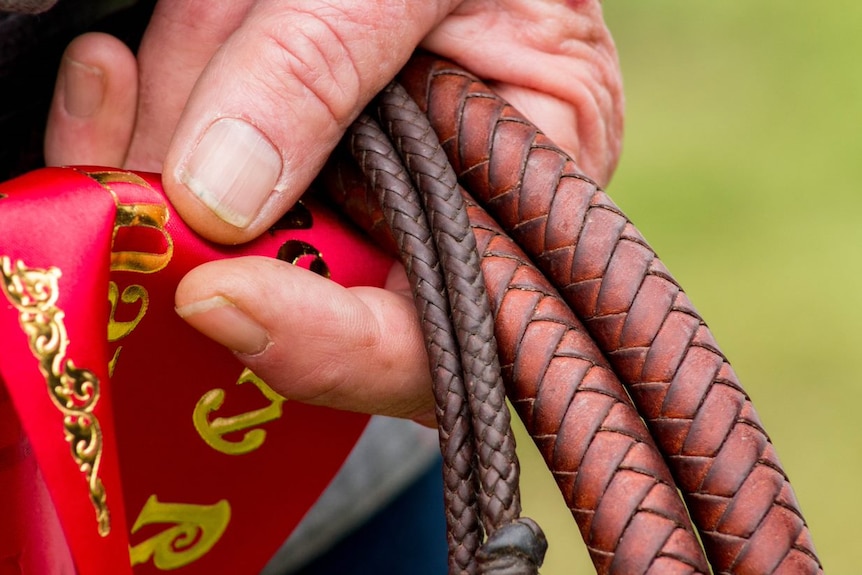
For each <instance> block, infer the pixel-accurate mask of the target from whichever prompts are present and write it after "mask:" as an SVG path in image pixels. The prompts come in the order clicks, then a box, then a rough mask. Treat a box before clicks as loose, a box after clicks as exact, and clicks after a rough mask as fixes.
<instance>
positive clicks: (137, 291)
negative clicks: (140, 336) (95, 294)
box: [108, 281, 150, 341]
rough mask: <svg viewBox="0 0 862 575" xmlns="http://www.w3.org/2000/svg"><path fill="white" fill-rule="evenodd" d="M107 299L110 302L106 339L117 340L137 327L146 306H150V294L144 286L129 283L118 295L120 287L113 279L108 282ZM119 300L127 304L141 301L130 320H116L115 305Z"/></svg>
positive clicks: (145, 310)
mask: <svg viewBox="0 0 862 575" xmlns="http://www.w3.org/2000/svg"><path fill="white" fill-rule="evenodd" d="M108 300H110V302H111V315H110V317H109V318H108V341H118V340H120V339H123V338H124V337H126V336H127V335H129V334H130V333H132V331H133V330H134V329H135V328H136V327H138V324H139V323H141V320H142V319H144V315H146V313H147V308H148V307H149V306H150V294H148V293H147V290H146V288H145V287H144V286H141V285H130V286H128V287H126V289H124V290H123V293H122V295H120V288H119V287H118V286H117V283H116V282H114V281H112V282H110V283H109V284H108ZM120 301H122V302H123V303H128V304H133V303H135V302H138V301H140V302H141V307H140V309H139V310H138V313H137V315H136V316H135V319H133V320H131V321H117V319H116V314H117V306H118V305H119V303H120Z"/></svg>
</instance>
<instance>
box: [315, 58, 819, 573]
mask: <svg viewBox="0 0 862 575" xmlns="http://www.w3.org/2000/svg"><path fill="white" fill-rule="evenodd" d="M401 81H402V83H403V84H404V86H405V87H406V88H407V90H408V92H409V93H410V94H411V96H412V97H413V98H414V99H415V100H416V102H417V103H418V104H419V106H420V108H421V109H422V111H423V112H425V113H426V114H427V116H428V118H429V120H430V122H431V125H432V126H433V128H434V130H435V132H436V133H437V135H438V136H439V139H440V141H441V142H442V146H443V148H444V150H445V151H446V154H447V156H448V158H449V161H450V162H451V163H452V165H453V166H454V168H455V170H456V172H457V174H458V178H459V181H460V182H461V184H462V185H464V186H465V187H466V188H467V189H468V190H469V192H470V196H472V198H473V199H475V200H476V202H477V203H478V204H481V205H482V206H484V208H485V209H487V210H488V211H489V213H490V214H491V216H489V215H488V214H486V213H484V212H483V211H482V209H481V208H479V207H478V206H477V205H472V206H471V207H470V209H469V214H470V223H471V225H472V227H473V231H474V234H475V235H476V238H477V243H478V247H479V251H480V253H481V255H482V264H481V265H482V269H483V271H484V274H485V277H486V280H487V286H488V287H487V289H488V293H489V294H490V296H491V300H492V302H493V305H494V314H495V325H496V334H497V338H498V345H499V348H500V350H499V351H500V357H501V363H502V365H503V376H504V379H505V380H506V384H507V386H508V393H509V396H510V398H511V399H512V401H513V403H514V405H515V406H516V408H517V409H518V412H519V414H520V415H521V417H522V418H523V419H524V422H525V424H526V427H527V429H528V431H529V432H530V434H531V435H532V436H533V438H534V440H535V441H536V443H537V445H538V446H539V448H540V451H541V452H542V454H543V455H544V457H545V460H546V462H547V463H548V466H549V468H550V469H551V471H552V473H553V474H554V476H555V478H556V479H557V483H558V485H559V486H560V489H561V491H562V493H563V495H564V497H565V499H566V502H567V504H568V505H569V507H570V509H571V510H572V513H573V515H574V517H575V519H576V520H577V522H578V525H579V526H580V529H581V533H582V535H583V537H584V540H585V541H586V543H587V546H588V548H589V550H590V553H591V556H592V558H593V561H594V564H595V566H596V569H597V571H598V572H599V573H625V574H634V573H695V572H701V573H707V572H708V567H707V565H706V560H705V559H704V558H703V555H702V553H701V550H700V548H699V545H698V544H697V541H696V538H695V536H694V533H693V531H692V530H691V527H690V523H689V520H688V517H687V516H686V512H685V508H684V506H683V503H682V501H681V500H680V499H679V497H678V496H677V492H676V489H677V488H679V490H680V491H681V493H682V495H683V497H684V499H685V503H686V504H687V505H688V509H689V511H690V514H691V519H692V520H693V523H694V525H695V527H696V528H697V529H698V531H699V532H700V536H701V538H702V540H703V543H704V547H705V550H706V556H707V557H708V560H709V564H710V566H711V568H712V569H713V571H714V572H715V573H739V574H743V573H744V574H756V573H777V572H780V573H820V572H822V568H821V566H820V563H819V560H818V559H817V556H816V554H815V552H814V547H813V544H812V542H811V539H810V534H809V532H808V529H807V527H806V525H805V521H804V519H803V518H802V515H801V513H800V512H799V508H798V504H797V503H796V500H795V497H794V494H793V491H792V488H791V487H790V484H789V482H788V480H787V477H786V475H785V474H784V472H783V471H782V469H781V466H780V464H779V462H778V459H777V456H776V455H775V452H774V449H773V447H772V445H771V443H770V442H769V439H768V436H767V435H766V433H765V431H764V430H763V426H762V424H761V423H760V421H759V419H758V417H757V414H756V412H755V411H754V408H753V406H752V405H751V402H750V400H749V398H748V397H747V395H746V394H745V392H744V391H743V389H742V387H741V386H740V384H739V382H738V381H737V379H736V376H735V374H734V373H733V370H732V368H731V367H730V365H729V363H728V362H727V360H726V359H725V358H724V356H723V355H722V354H721V351H720V350H719V348H718V346H717V344H716V343H715V341H714V340H713V338H712V336H711V334H710V332H709V330H708V328H707V327H706V324H705V323H704V322H703V320H702V319H701V318H700V316H699V315H698V314H697V312H696V311H695V310H694V308H693V306H692V305H691V303H690V302H689V301H688V299H687V297H686V296H685V294H684V293H683V291H682V290H681V288H680V287H679V285H678V284H677V283H676V282H675V281H674V280H673V278H672V276H671V275H670V273H669V272H668V271H667V270H666V269H665V267H664V266H663V265H662V263H661V262H660V260H659V259H658V258H657V257H656V256H655V254H654V253H653V251H652V250H651V249H650V248H649V246H648V244H647V243H646V241H645V240H644V239H643V238H642V236H641V235H640V234H639V232H638V231H637V230H636V229H635V228H634V226H633V225H632V224H631V223H630V222H629V221H628V220H627V219H626V218H625V216H624V215H623V214H622V212H621V211H620V210H619V209H618V208H617V207H616V206H615V205H614V204H613V202H612V201H611V200H610V199H609V198H608V197H607V195H606V194H605V193H604V191H602V190H601V189H600V188H599V187H598V186H597V185H596V184H595V183H594V182H592V180H590V179H589V178H588V177H586V176H584V175H583V174H581V173H580V170H579V169H578V167H577V164H576V163H575V162H574V161H573V160H572V159H571V158H569V157H568V156H567V155H566V154H565V153H563V152H562V151H561V150H560V149H559V148H557V147H556V146H555V145H554V144H553V143H552V142H550V141H549V140H548V139H547V138H546V137H545V136H544V135H543V134H541V133H540V132H539V131H538V129H537V128H535V127H534V126H532V125H531V124H530V123H529V122H528V121H527V120H525V119H524V118H523V117H522V116H521V115H520V114H518V113H517V112H516V111H515V110H514V109H512V108H511V107H510V106H508V105H507V104H506V103H505V102H503V101H502V100H501V99H499V98H498V97H497V96H496V95H495V94H493V92H492V91H491V90H489V89H488V88H487V87H486V86H484V85H483V84H482V83H481V82H479V81H478V80H477V79H476V78H475V77H473V76H471V75H470V74H468V73H467V72H465V71H464V70H461V69H459V68H457V67H455V66H453V65H452V64H450V63H448V62H443V61H440V60H439V59H436V58H433V57H431V56H425V55H420V56H417V57H415V58H414V59H413V60H412V62H411V63H410V64H409V65H408V67H407V68H406V69H405V71H404V72H403V74H402V76H401ZM322 178H323V180H324V181H325V182H326V183H327V187H328V188H329V189H330V190H334V195H335V196H336V198H337V201H338V202H339V203H340V204H341V205H342V206H343V207H344V209H345V210H346V211H347V212H348V213H351V214H352V215H353V217H354V219H356V221H357V222H358V223H359V224H360V225H363V227H365V228H366V229H368V230H370V231H371V232H372V233H376V234H377V235H378V236H381V235H382V236H385V235H386V234H387V233H388V232H386V227H385V225H382V224H381V221H382V218H381V216H380V212H379V208H378V207H377V206H376V200H375V199H374V198H373V197H372V196H371V195H369V194H367V193H366V192H365V191H364V190H363V185H362V184H361V183H360V180H359V177H358V176H357V174H356V173H355V167H354V166H352V165H349V164H347V163H345V162H343V161H339V159H338V156H337V155H336V156H334V157H333V161H332V165H331V166H330V169H328V170H327V171H325V173H324V175H323V176H322ZM492 217H493V218H495V219H496V222H499V224H500V226H502V228H503V229H500V227H499V226H498V225H497V223H496V222H495V221H494V219H492ZM503 230H505V231H506V232H507V233H509V234H511V237H512V239H513V240H514V242H513V241H512V240H510V239H509V238H508V237H507V236H506V235H505V233H504V232H503ZM380 241H381V242H383V243H386V242H387V241H389V240H386V239H382V238H380ZM521 249H523V252H526V253H523V252H521ZM530 259H531V260H532V261H533V262H536V264H537V265H538V268H539V270H541V271H539V270H537V269H536V268H533V267H532V265H531V263H530ZM605 358H607V360H606V359H605ZM632 402H633V404H632ZM641 417H642V418H643V420H641ZM644 421H645V422H646V426H644V423H643V422H644ZM668 468H669V469H668Z"/></svg>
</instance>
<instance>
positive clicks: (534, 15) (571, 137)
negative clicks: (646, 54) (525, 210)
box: [422, 0, 624, 185]
mask: <svg viewBox="0 0 862 575" xmlns="http://www.w3.org/2000/svg"><path fill="white" fill-rule="evenodd" d="M422 45H423V47H424V48H427V49H428V50H430V51H432V52H434V53H437V54H440V55H441V56H444V57H446V58H450V59H452V60H454V61H456V62H457V63H459V64H461V65H462V66H464V67H465V68H467V69H468V70H470V71H472V72H473V73H475V74H477V75H479V76H481V77H482V78H484V79H486V80H491V81H492V82H495V83H497V84H498V86H499V87H501V88H502V91H504V92H506V93H505V97H507V98H509V99H511V100H513V104H516V105H519V104H520V105H525V107H527V108H528V110H523V111H524V112H525V113H527V112H528V111H529V112H531V113H534V114H535V117H532V116H531V119H532V120H533V121H534V122H535V123H536V124H537V125H538V126H539V127H540V128H541V129H542V130H544V131H546V132H547V133H548V135H549V136H551V137H552V139H554V140H556V141H558V143H559V144H561V145H564V146H565V147H566V149H567V151H569V152H570V153H573V154H574V156H575V159H576V160H577V161H578V163H579V165H580V167H581V168H582V169H583V170H584V171H585V172H586V174H587V175H589V176H591V177H592V178H595V179H596V180H597V181H598V182H599V183H600V184H602V185H604V184H607V182H608V181H609V180H610V177H611V175H612V173H613V171H614V168H615V167H616V164H617V161H618V159H619V154H620V150H621V144H622V129H623V108H624V101H623V93H622V82H621V75H620V70H619V62H618V58H617V52H616V48H615V46H614V42H613V39H612V38H611V35H610V32H609V31H608V28H607V26H606V25H605V22H604V18H603V14H602V8H601V2H600V0H575V1H570V2H559V1H558V0H496V1H493V2H489V1H488V0H467V1H465V2H464V3H463V4H461V6H459V8H458V9H456V10H455V12H454V13H453V15H452V16H451V17H449V18H447V19H446V20H445V22H443V24H442V25H441V26H439V27H438V28H437V29H435V30H434V31H433V32H432V33H431V34H430V35H429V36H428V37H427V38H426V39H425V40H424V41H423V43H422ZM535 95H543V96H542V97H541V98H539V99H538V100H537V99H536V98H535V97H534V96H535ZM540 100H544V101H540ZM555 101H556V102H555ZM559 102H563V103H566V104H568V105H569V106H570V107H571V108H570V110H571V112H573V115H572V113H571V112H570V113H569V114H568V117H569V123H568V124H564V123H563V122H562V121H563V120H564V119H565V118H566V116H565V115H563V116H561V115H560V114H559V112H560V109H559V108H560V107H559V105H558V103H559Z"/></svg>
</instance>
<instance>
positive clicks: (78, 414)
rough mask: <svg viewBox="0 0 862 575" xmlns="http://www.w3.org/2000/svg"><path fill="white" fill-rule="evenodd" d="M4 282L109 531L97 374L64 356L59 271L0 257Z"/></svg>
mask: <svg viewBox="0 0 862 575" xmlns="http://www.w3.org/2000/svg"><path fill="white" fill-rule="evenodd" d="M0 269H2V275H3V283H2V284H0V287H2V288H3V292H4V293H5V294H6V297H7V298H8V300H9V302H10V303H11V304H12V305H13V306H15V307H16V308H17V309H18V313H19V322H20V323H21V327H22V329H23V330H24V332H25V333H26V334H27V337H28V339H29V341H30V350H31V351H32V352H33V355H34V356H35V357H36V359H38V360H39V370H40V371H41V372H42V375H44V376H45V382H46V383H47V384H48V392H49V397H50V398H51V401H52V402H53V403H54V405H55V406H56V407H57V408H58V409H59V410H60V412H61V413H62V414H63V427H64V429H65V436H66V441H67V442H68V443H69V444H70V446H71V448H72V457H73V458H74V460H75V463H76V464H77V465H78V469H80V471H81V473H83V474H84V475H85V476H86V478H87V484H88V485H89V488H90V500H91V501H92V502H93V507H94V508H95V510H96V520H97V523H98V530H99V534H100V535H102V536H106V535H108V533H110V531H111V520H110V513H109V511H108V506H107V503H106V493H105V487H104V485H103V484H102V480H101V479H99V465H100V463H101V460H102V429H101V426H100V425H99V420H98V419H96V417H95V416H94V415H93V411H94V409H95V407H96V403H98V401H99V396H100V389H99V387H100V386H99V380H98V378H97V377H96V376H95V374H93V372H91V371H89V370H87V369H80V368H77V367H75V364H74V362H73V361H72V360H71V359H67V358H66V357H65V356H66V348H67V346H68V345H69V337H68V334H67V333H66V326H65V324H64V323H63V318H64V317H65V314H64V312H63V310H61V309H59V308H58V307H57V305H56V304H57V299H58V297H59V285H58V283H59V282H58V280H59V278H60V275H61V272H60V270H59V269H57V268H55V267H51V268H49V269H37V268H27V267H26V266H25V265H24V262H22V261H20V260H18V261H16V262H15V263H14V264H13V263H12V260H11V259H10V258H9V257H7V256H3V257H2V258H0Z"/></svg>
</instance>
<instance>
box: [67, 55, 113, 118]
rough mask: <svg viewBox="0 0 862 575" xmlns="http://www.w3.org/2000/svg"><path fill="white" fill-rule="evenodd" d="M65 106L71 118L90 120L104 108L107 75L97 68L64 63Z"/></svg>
mask: <svg viewBox="0 0 862 575" xmlns="http://www.w3.org/2000/svg"><path fill="white" fill-rule="evenodd" d="M63 64H64V69H63V75H64V77H63V105H64V107H65V108H66V112H67V113H68V114H69V115H70V116H74V117H76V118H88V117H90V116H92V115H93V114H95V113H96V111H97V110H98V109H99V108H100V107H101V106H102V100H103V98H104V96H105V75H104V74H103V73H102V70H100V69H99V68H96V67H95V66H88V65H86V64H82V63H81V62H77V61H75V60H70V59H69V58H66V59H65V60H64V61H63Z"/></svg>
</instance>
